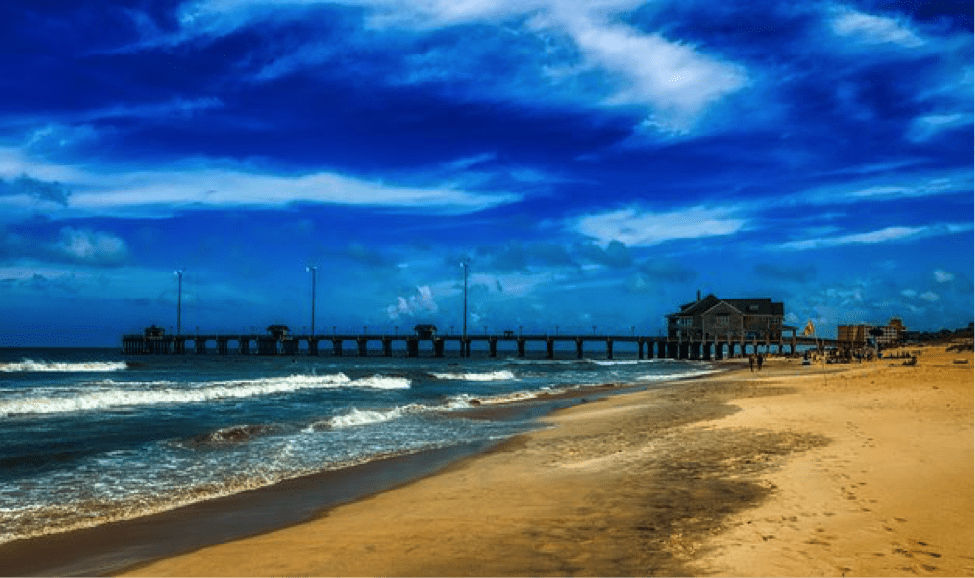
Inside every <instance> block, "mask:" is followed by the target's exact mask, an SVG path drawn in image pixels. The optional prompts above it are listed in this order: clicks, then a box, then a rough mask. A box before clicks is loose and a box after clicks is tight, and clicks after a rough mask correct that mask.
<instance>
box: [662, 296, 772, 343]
mask: <svg viewBox="0 0 975 578" xmlns="http://www.w3.org/2000/svg"><path fill="white" fill-rule="evenodd" d="M784 313H785V306H784V305H783V304H782V303H781V302H777V301H772V300H771V299H719V298H718V297H716V296H715V295H714V294H713V293H712V294H710V295H708V296H707V297H704V298H703V299H702V298H701V297H700V293H698V298H697V300H695V301H691V302H690V303H685V304H683V305H681V306H680V310H679V311H678V312H676V313H671V314H670V315H667V336H668V337H669V338H670V339H677V340H679V341H685V340H686V341H709V340H713V339H715V338H725V339H735V340H741V341H763V342H779V341H781V339H782V331H783V329H791V328H786V327H785V326H784V325H783V317H784Z"/></svg>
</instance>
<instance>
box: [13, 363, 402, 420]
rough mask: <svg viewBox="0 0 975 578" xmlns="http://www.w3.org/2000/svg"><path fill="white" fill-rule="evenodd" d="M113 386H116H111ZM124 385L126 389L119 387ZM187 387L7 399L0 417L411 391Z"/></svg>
mask: <svg viewBox="0 0 975 578" xmlns="http://www.w3.org/2000/svg"><path fill="white" fill-rule="evenodd" d="M107 383H113V384H114V385H115V386H108V385H107ZM119 385H122V386H123V387H118V386H119ZM193 385H194V384H187V385H186V386H184V387H182V388H175V387H163V388H154V389H132V388H133V387H143V388H144V387H145V384H141V383H137V382H127V383H114V382H110V380H105V381H103V382H101V385H100V386H93V387H92V389H91V390H88V391H84V392H78V393H76V394H75V395H71V396H51V397H47V396H42V397H25V398H21V399H16V398H15V399H7V400H4V401H0V416H6V415H12V414H45V413H65V412H78V411H93V410H104V409H112V408H120V407H131V406H140V405H157V404H186V403H204V402H210V401H219V400H223V399H235V398H245V397H254V396H259V395H273V394H277V393H289V392H293V391H299V390H303V389H322V388H336V387H363V388H373V389H403V388H408V387H410V381H409V380H408V379H403V378H400V377H383V376H378V375H377V376H370V377H366V378H362V379H357V380H355V381H353V380H351V379H349V377H348V376H346V375H345V374H344V373H336V374H332V375H321V376H319V375H291V376H287V377H271V378H266V379H253V380H242V381H222V382H210V383H207V384H205V385H202V386H199V385H197V386H196V387H194V386H193Z"/></svg>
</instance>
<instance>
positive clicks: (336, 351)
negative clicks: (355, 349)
mask: <svg viewBox="0 0 975 578" xmlns="http://www.w3.org/2000/svg"><path fill="white" fill-rule="evenodd" d="M332 355H334V356H335V357H342V340H341V339H333V340H332Z"/></svg>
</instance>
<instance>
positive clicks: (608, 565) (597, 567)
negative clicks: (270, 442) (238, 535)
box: [126, 347, 973, 576]
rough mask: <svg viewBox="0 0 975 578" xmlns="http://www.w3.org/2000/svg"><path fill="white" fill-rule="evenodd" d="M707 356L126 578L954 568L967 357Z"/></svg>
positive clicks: (965, 477) (939, 352) (965, 435)
mask: <svg viewBox="0 0 975 578" xmlns="http://www.w3.org/2000/svg"><path fill="white" fill-rule="evenodd" d="M962 361H963V363H961V362H962ZM724 365H725V366H726V367H728V368H729V369H731V371H728V372H725V373H722V374H719V375H716V376H712V377H708V378H705V379H697V380H694V381H690V382H684V383H680V384H676V385H672V386H667V387H664V388H661V389H659V390H653V391H642V392H637V393H628V394H622V395H617V396H612V397H608V398H605V399H600V400H598V401H591V402H589V403H582V404H579V405H577V406H574V407H571V408H568V409H565V410H562V411H559V412H557V413H555V414H553V415H551V416H548V417H546V418H545V420H544V422H545V425H546V426H547V427H546V428H545V429H542V430H539V431H535V432H532V433H530V434H526V435H522V436H519V437H518V438H515V439H513V440H511V441H509V442H507V443H505V444H503V445H502V446H501V447H499V448H496V449H495V450H493V451H491V452H489V453H487V454H484V455H479V456H476V457H473V458H470V459H467V460H464V461H462V462H460V463H457V464H455V465H453V466H450V467H448V468H447V469H446V470H444V471H442V472H440V473H438V474H436V475H433V476H429V477H426V478H422V479H419V480H417V481H415V482H412V483H409V484H406V485H404V486H401V487H399V488H396V489H393V490H390V491H387V492H383V493H379V494H376V495H373V496H370V497H367V498H363V499H360V500H358V501H355V502H352V503H349V504H345V505H341V506H338V507H335V508H333V509H331V510H328V511H326V512H323V513H322V514H321V515H319V516H318V517H316V518H315V519H313V520H311V521H309V522H307V523H302V524H299V525H295V526H291V527H288V528H284V529H281V530H278V531H274V532H270V533H266V534H261V535H258V536H255V537H251V538H247V539H243V540H238V541H233V542H229V543H224V544H219V545H216V546H212V547H207V548H203V549H201V550H198V551H195V552H191V553H188V554H185V555H181V556H177V557H173V558H167V559H162V560H157V561H155V562H152V563H150V564H145V565H141V566H138V567H135V568H130V569H129V571H128V572H127V574H126V575H148V576H168V575H180V576H202V575H214V576H244V575H247V576H270V575H351V576H358V575H392V576H413V575H431V576H438V575H456V576H461V575H602V576H612V575H634V576H639V575H689V574H690V575H745V576H771V575H833V576H839V575H923V576H927V575H947V576H965V575H968V576H971V575H972V574H973V432H972V428H973V411H972V408H973V389H972V387H973V373H972V367H973V358H972V353H971V352H963V353H959V352H946V351H945V348H944V347H928V348H925V349H924V350H923V352H922V355H921V356H920V358H919V362H918V364H917V365H916V366H913V367H912V366H904V365H902V363H901V361H900V360H880V361H876V362H872V363H864V364H862V365H858V364H854V365H848V366H803V365H802V362H801V360H798V359H794V360H786V359H773V360H771V361H770V362H769V364H768V365H767V366H766V368H765V369H764V370H763V371H761V372H754V373H752V372H749V370H748V367H747V363H742V362H741V360H735V361H728V362H725V364H724Z"/></svg>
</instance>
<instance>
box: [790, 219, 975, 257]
mask: <svg viewBox="0 0 975 578" xmlns="http://www.w3.org/2000/svg"><path fill="white" fill-rule="evenodd" d="M972 227H973V225H972V224H967V223H958V224H951V223H946V224H940V225H928V226H923V227H887V228H884V229H880V230H877V231H870V232H868V233H855V234H853V235H841V236H837V237H825V238H817V239H806V240H802V241H791V242H789V243H783V244H781V245H775V246H774V248H780V249H787V250H796V251H802V250H807V249H822V248H827V247H838V246H841V245H875V244H878V243H889V242H892V241H902V240H906V239H917V238H922V237H934V236H939V235H950V234H952V233H960V232H963V231H970V230H972Z"/></svg>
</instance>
